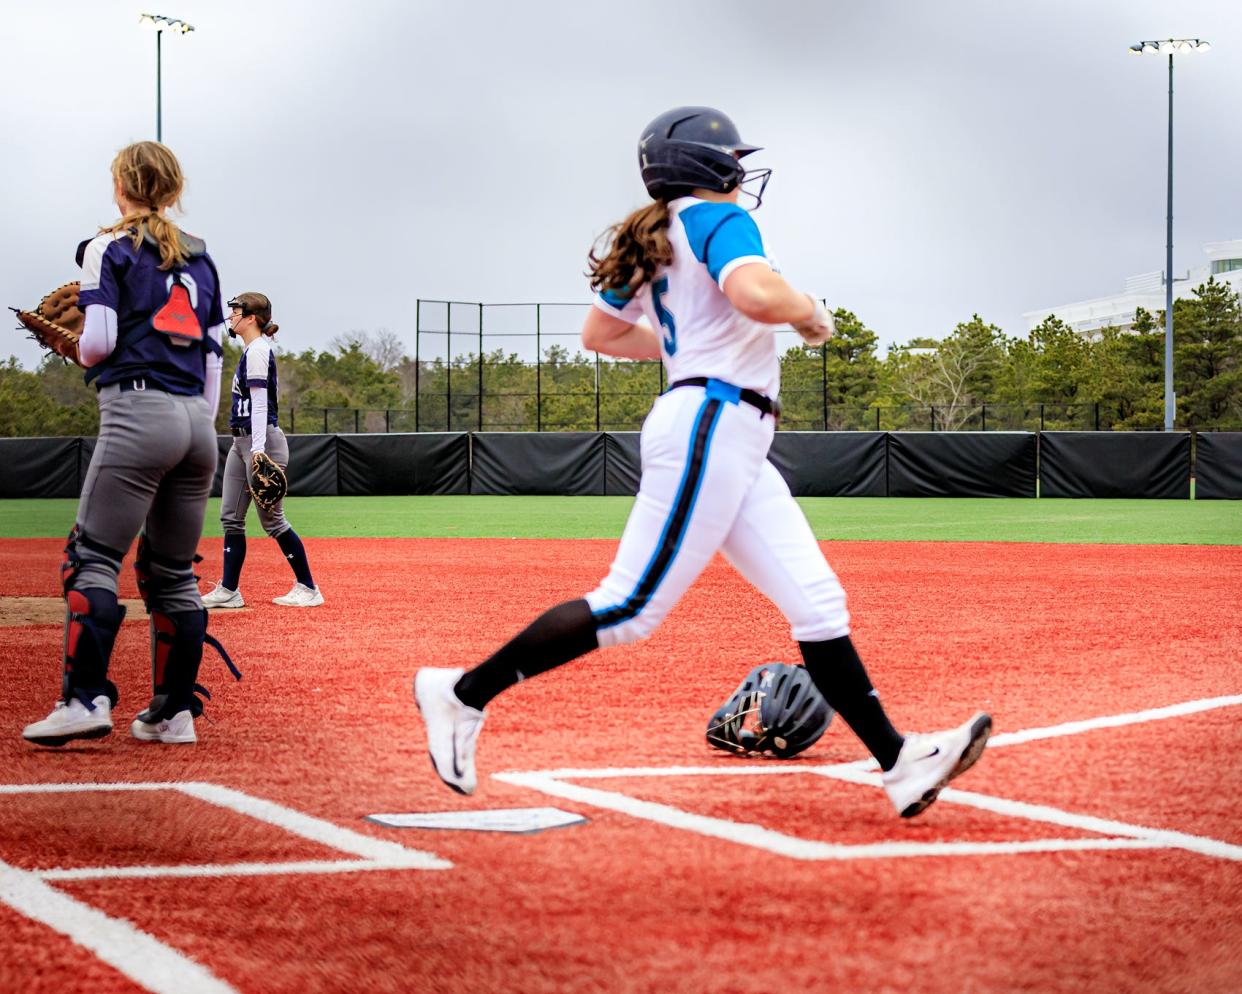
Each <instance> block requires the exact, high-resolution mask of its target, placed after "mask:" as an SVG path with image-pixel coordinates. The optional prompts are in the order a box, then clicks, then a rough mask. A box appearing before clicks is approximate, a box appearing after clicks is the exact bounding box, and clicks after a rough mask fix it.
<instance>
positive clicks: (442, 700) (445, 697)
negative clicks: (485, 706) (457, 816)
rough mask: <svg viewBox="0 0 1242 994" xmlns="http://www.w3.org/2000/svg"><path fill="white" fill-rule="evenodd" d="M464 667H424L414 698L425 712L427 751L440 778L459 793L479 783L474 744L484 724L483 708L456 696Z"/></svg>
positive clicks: (419, 676)
mask: <svg viewBox="0 0 1242 994" xmlns="http://www.w3.org/2000/svg"><path fill="white" fill-rule="evenodd" d="M464 672H465V670H461V669H455V670H440V669H421V670H419V671H418V672H417V673H416V674H415V675H414V702H415V703H416V704H417V705H418V710H419V711H421V712H422V713H423V724H424V725H425V726H426V729H427V751H428V752H429V753H430V754H431V765H432V766H434V767H435V770H436V773H437V774H439V776H440V779H441V780H443V781H444V782H445V783H446V784H448V785H449V786H450V787H452V788H453V789H454V790H455V791H457V793H459V794H473V793H474V788H475V787H476V786H477V785H478V777H477V776H476V775H475V771H474V747H475V744H476V743H477V742H478V741H479V731H480V730H481V729H482V728H483V717H484V715H483V712H482V711H479V710H477V709H476V708H472V707H468V706H466V705H465V704H463V703H462V702H461V701H459V700H458V699H457V695H456V694H455V693H453V687H454V686H455V685H456V683H457V681H458V679H459V678H460V677H461V675H462V673H464Z"/></svg>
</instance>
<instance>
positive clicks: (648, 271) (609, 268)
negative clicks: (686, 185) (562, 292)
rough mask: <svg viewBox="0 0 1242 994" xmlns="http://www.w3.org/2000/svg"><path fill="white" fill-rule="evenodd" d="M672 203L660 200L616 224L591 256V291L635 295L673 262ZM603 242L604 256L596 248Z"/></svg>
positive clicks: (598, 243) (603, 237) (588, 268)
mask: <svg viewBox="0 0 1242 994" xmlns="http://www.w3.org/2000/svg"><path fill="white" fill-rule="evenodd" d="M668 220H669V214H668V204H666V203H664V201H662V200H656V201H653V202H652V203H650V204H648V205H647V206H646V207H640V208H639V209H638V210H636V211H634V213H633V214H631V215H630V216H629V217H627V218H626V219H625V220H624V221H622V222H620V223H619V224H614V225H613V226H612V227H611V228H609V229H608V230H607V231H606V232H604V234H603V235H602V236H601V237H600V240H599V241H597V242H596V244H595V245H593V246H592V247H591V251H590V252H588V253H587V275H588V276H590V277H591V289H592V290H595V291H597V292H602V291H604V290H612V291H614V292H618V293H621V294H624V295H625V296H633V294H635V293H636V292H637V291H638V289H639V288H640V287H641V286H642V285H643V284H644V283H649V282H650V281H651V279H652V278H653V277H654V276H655V272H656V269H658V268H659V267H660V266H667V265H668V264H669V263H670V262H672V261H673V246H672V245H671V244H670V243H669V240H668ZM601 241H602V242H603V247H604V250H605V251H604V253H603V256H602V257H601V256H599V255H596V253H595V249H596V248H597V247H599V245H600V242H601Z"/></svg>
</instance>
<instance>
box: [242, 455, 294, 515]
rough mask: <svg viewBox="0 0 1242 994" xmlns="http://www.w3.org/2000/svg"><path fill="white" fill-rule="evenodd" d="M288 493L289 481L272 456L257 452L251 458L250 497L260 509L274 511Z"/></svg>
mask: <svg viewBox="0 0 1242 994" xmlns="http://www.w3.org/2000/svg"><path fill="white" fill-rule="evenodd" d="M288 492H289V479H288V477H286V476H285V471H284V470H283V469H281V468H280V467H279V466H278V465H276V463H274V462H273V461H272V457H271V456H269V455H268V454H267V453H266V452H256V453H255V454H254V455H252V456H251V457H250V496H251V497H253V498H254V502H255V503H256V504H258V505H259V507H261V508H263V510H265V511H270V510H272V509H273V508H274V507H275V506H276V505H277V504H279V503H280V502H281V501H282V500H284V499H285V494H287V493H288Z"/></svg>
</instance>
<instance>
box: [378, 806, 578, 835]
mask: <svg viewBox="0 0 1242 994" xmlns="http://www.w3.org/2000/svg"><path fill="white" fill-rule="evenodd" d="M366 820H367V821H373V822H375V823H376V824H377V825H386V826H387V827H388V828H443V829H457V830H461V831H468V832H512V833H516V834H523V833H529V832H542V831H543V830H544V829H545V828H564V827H565V826H566V825H581V824H584V823H585V822H586V819H585V818H583V817H582V815H576V814H574V813H573V812H572V811H562V810H561V809H560V808H496V809H494V810H491V811H423V812H419V811H414V812H410V813H409V814H389V815H382V814H381V815H367V816H366Z"/></svg>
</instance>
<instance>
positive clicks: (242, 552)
mask: <svg viewBox="0 0 1242 994" xmlns="http://www.w3.org/2000/svg"><path fill="white" fill-rule="evenodd" d="M245 561H246V533H245V532H225V533H224V577H223V578H222V579H221V580H220V586H222V587H224V589H225V590H236V589H237V585H238V584H239V583H240V582H241V571H242V563H244V562H245Z"/></svg>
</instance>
